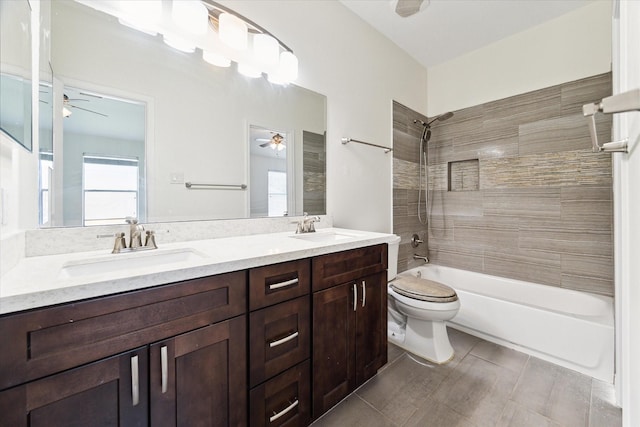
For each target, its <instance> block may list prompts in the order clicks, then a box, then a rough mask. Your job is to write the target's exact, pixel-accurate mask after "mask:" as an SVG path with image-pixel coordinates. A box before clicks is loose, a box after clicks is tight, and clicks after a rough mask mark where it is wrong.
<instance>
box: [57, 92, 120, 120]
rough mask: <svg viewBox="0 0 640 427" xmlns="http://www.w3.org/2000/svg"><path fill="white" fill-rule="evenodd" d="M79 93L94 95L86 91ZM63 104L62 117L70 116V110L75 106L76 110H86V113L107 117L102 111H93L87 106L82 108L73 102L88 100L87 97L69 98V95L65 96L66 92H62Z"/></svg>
mask: <svg viewBox="0 0 640 427" xmlns="http://www.w3.org/2000/svg"><path fill="white" fill-rule="evenodd" d="M81 95H87V96H95V95H90V94H86V93H81ZM62 96H63V98H64V99H63V101H62V102H63V105H62V116H63V117H70V116H71V114H73V112H72V111H71V109H72V108H75V109H77V110H82V111H86V112H88V113H93V114H97V115H99V116H102V117H109V116H107V115H106V114H103V113H99V112H98V111H94V110H89V109H88V108H83V107H79V106H77V105H75V104H74V103H76V102H89V100H88V99H82V98H69V96H67V94H66V93H65V94H63V95H62ZM72 103H73V104H72Z"/></svg>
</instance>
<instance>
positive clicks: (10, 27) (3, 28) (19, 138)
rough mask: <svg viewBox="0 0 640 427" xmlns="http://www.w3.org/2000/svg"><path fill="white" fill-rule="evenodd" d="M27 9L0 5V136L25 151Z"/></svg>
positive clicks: (18, 1)
mask: <svg viewBox="0 0 640 427" xmlns="http://www.w3.org/2000/svg"><path fill="white" fill-rule="evenodd" d="M31 69H32V66H31V6H30V4H29V2H28V1H27V0H15V1H0V132H2V133H3V134H4V135H6V136H8V137H9V138H10V139H12V140H14V141H16V142H17V143H18V144H20V145H22V146H23V147H25V148H26V149H27V150H31V148H32V140H31V110H32V106H31Z"/></svg>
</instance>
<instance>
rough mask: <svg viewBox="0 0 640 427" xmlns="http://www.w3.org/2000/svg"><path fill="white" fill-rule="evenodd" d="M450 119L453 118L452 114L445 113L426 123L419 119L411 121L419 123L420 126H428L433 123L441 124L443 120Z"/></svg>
mask: <svg viewBox="0 0 640 427" xmlns="http://www.w3.org/2000/svg"><path fill="white" fill-rule="evenodd" d="M451 117H453V113H452V112H451V111H449V112H447V113H443V114H440V115H439V116H436V117H434V118H433V119H431V120H429V121H428V122H423V121H422V120H420V119H416V120H414V121H413V123H420V124H421V125H422V126H430V125H431V123H433V122H435V121H439V122H443V121H445V120H449V119H450V118H451Z"/></svg>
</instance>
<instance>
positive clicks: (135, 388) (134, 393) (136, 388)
mask: <svg viewBox="0 0 640 427" xmlns="http://www.w3.org/2000/svg"><path fill="white" fill-rule="evenodd" d="M131 403H132V404H133V406H136V405H137V404H138V403H140V379H139V376H138V356H137V355H136V356H133V357H132V358H131Z"/></svg>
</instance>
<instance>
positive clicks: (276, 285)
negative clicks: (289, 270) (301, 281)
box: [269, 277, 298, 291]
mask: <svg viewBox="0 0 640 427" xmlns="http://www.w3.org/2000/svg"><path fill="white" fill-rule="evenodd" d="M295 283H298V278H297V277H296V278H295V279H291V280H286V281H284V282H279V283H274V284H272V285H269V290H270V291H273V290H274V289H280V288H284V287H285V286H289V285H293V284H295Z"/></svg>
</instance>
